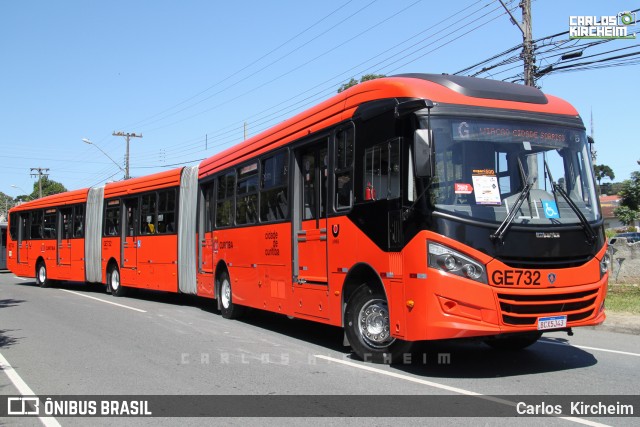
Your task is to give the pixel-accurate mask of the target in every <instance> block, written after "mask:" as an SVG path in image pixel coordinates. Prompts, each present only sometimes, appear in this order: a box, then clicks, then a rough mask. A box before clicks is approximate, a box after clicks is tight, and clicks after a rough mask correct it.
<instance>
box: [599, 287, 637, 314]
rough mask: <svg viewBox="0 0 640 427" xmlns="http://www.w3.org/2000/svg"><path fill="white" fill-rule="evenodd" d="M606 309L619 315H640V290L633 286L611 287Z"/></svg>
mask: <svg viewBox="0 0 640 427" xmlns="http://www.w3.org/2000/svg"><path fill="white" fill-rule="evenodd" d="M606 309H607V310H609V311H615V312H617V313H633V314H640V288H639V287H638V286H633V285H609V291H608V292H607V302H606Z"/></svg>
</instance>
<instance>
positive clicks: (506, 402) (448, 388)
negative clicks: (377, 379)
mask: <svg viewBox="0 0 640 427" xmlns="http://www.w3.org/2000/svg"><path fill="white" fill-rule="evenodd" d="M314 357H317V358H318V359H324V360H327V361H329V362H335V363H341V364H343V365H347V366H351V367H352V368H358V369H361V370H363V371H369V372H375V373H376V374H382V375H386V376H388V377H393V378H398V379H401V380H405V381H411V382H413V383H418V384H422V385H426V386H429V387H434V388H438V389H440V390H446V391H451V392H454V393H458V394H464V395H465V396H474V397H477V398H478V399H483V400H489V401H491V402H496V403H501V404H503V405H507V406H513V407H516V406H517V405H518V403H517V402H512V401H510V400H505V399H500V398H498V397H494V396H488V395H486V394H482V393H476V392H475V391H470V390H465V389H463V388H458V387H451V386H448V385H445V384H440V383H436V382H433V381H427V380H423V379H420V378H415V377H412V376H409V375H404V374H399V373H397V372H391V371H385V370H384V369H379V368H374V367H373V366H369V365H365V364H364V363H355V362H350V361H348V360H341V359H336V358H333V357H329V356H324V355H321V354H315V355H314ZM557 418H560V419H563V420H567V421H573V422H575V423H579V424H584V425H588V426H593V427H605V426H607V424H601V423H597V422H595V421H590V420H585V419H582V418H577V417H557Z"/></svg>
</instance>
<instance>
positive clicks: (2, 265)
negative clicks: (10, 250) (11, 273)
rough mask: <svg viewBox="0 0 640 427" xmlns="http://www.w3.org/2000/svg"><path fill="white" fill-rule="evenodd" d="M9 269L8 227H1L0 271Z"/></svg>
mask: <svg viewBox="0 0 640 427" xmlns="http://www.w3.org/2000/svg"><path fill="white" fill-rule="evenodd" d="M6 268H7V227H6V226H5V225H2V226H0V270H5V269H6Z"/></svg>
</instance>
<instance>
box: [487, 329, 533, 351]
mask: <svg viewBox="0 0 640 427" xmlns="http://www.w3.org/2000/svg"><path fill="white" fill-rule="evenodd" d="M541 336H542V332H523V333H520V334H511V335H506V336H502V337H500V336H499V337H495V338H489V339H487V340H485V341H484V343H485V344H487V345H488V346H489V347H493V348H495V349H496V350H506V351H517V350H522V349H524V348H527V347H529V346H530V345H533V344H535V343H536V341H538V339H539V338H540V337H541Z"/></svg>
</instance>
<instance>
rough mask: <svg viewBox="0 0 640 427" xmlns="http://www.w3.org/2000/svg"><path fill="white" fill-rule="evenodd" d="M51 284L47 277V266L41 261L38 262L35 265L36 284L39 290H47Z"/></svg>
mask: <svg viewBox="0 0 640 427" xmlns="http://www.w3.org/2000/svg"><path fill="white" fill-rule="evenodd" d="M52 282H53V281H52V280H51V279H49V278H48V277H47V265H46V264H45V263H44V261H42V260H40V261H38V263H37V264H36V284H37V285H38V286H40V287H41V288H48V287H50V286H51V285H52V284H53V283H52Z"/></svg>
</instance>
